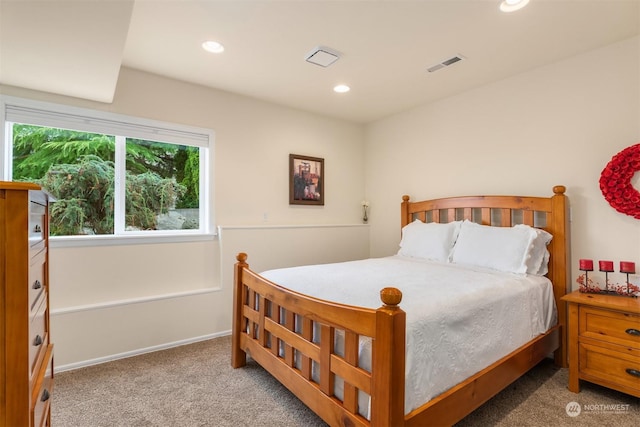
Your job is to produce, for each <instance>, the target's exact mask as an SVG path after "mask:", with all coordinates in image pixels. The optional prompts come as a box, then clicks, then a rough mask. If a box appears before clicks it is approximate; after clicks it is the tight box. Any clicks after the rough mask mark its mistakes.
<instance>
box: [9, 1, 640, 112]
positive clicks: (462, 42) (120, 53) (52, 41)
mask: <svg viewBox="0 0 640 427" xmlns="http://www.w3.org/2000/svg"><path fill="white" fill-rule="evenodd" d="M498 6H499V0H422V1H419V0H414V1H408V0H407V1H405V0H395V1H391V0H389V1H382V0H342V1H339V0H332V1H329V0H325V1H314V0H290V1H284V0H270V1H269V0H263V1H245V0H200V1H191V0H135V1H134V0H68V1H62V0H0V83H2V84H4V85H10V86H18V87H24V88H29V89H35V90H40V91H45V92H52V93H57V94H63V95H67V96H73V97H78V98H84V99H89V100H94V101H100V102H106V103H109V102H112V100H113V96H114V93H115V89H116V85H117V80H118V73H119V71H120V68H121V67H128V68H133V69H138V70H143V71H147V72H150V73H155V74H159V75H162V76H167V77H171V78H174V79H178V80H183V81H187V82H192V83H195V84H199V85H203V86H208V87H212V88H216V89H220V90H224V91H229V92H233V93H238V94H242V95H247V96H251V97H254V98H258V99H262V100H265V101H268V102H272V103H276V104H280V105H284V106H289V107H293V108H297V109H301V110H305V111H309V112H313V113H318V114H322V115H327V116H331V117H338V118H342V119H345V120H349V121H353V122H357V123H367V122H371V121H374V120H378V119H381V118H384V117H386V116H389V115H392V114H395V113H398V112H401V111H404V110H407V109H410V108H412V107H415V106H417V105H420V104H424V103H428V102H432V101H434V100H437V99H441V98H444V97H447V96H451V95H454V94H456V93H459V92H463V91H466V90H469V89H472V88H474V87H478V86H481V85H485V84H488V83H491V82H494V81H497V80H500V79H504V78H507V77H509V76H512V75H515V74H518V73H521V72H524V71H527V70H530V69H533V68H536V67H540V66H543V65H546V64H550V63H553V62H556V61H559V60H562V59H564V58H566V57H570V56H573V55H577V54H580V53H582V52H586V51H588V50H591V49H595V48H598V47H601V46H604V45H607V44H610V43H613V42H616V41H618V40H622V39H626V38H629V37H632V36H635V35H637V34H639V30H640V0H623V1H618V0H531V1H530V3H529V5H528V6H526V7H525V8H524V9H522V10H520V11H517V12H513V13H509V14H507V13H502V12H500V11H499V9H498ZM205 40H216V41H219V42H221V43H222V44H223V45H224V46H225V51H224V52H223V53H221V54H211V53H207V52H205V51H204V50H203V49H202V48H201V43H202V42H203V41H205ZM317 46H324V47H328V48H331V49H334V50H336V51H338V52H340V53H341V57H340V59H339V60H338V61H337V62H335V63H334V64H332V65H330V66H329V67H326V68H324V67H321V66H318V65H314V64H310V63H308V62H306V61H305V57H306V55H307V54H308V53H309V52H310V51H312V50H313V49H314V48H315V47H317ZM639 49H640V46H639ZM454 55H462V56H463V57H464V58H465V59H464V60H463V61H460V62H458V63H456V64H453V65H451V66H449V67H446V68H443V69H441V70H439V71H437V72H433V73H429V72H427V69H428V68H429V67H431V66H432V65H434V64H437V63H439V62H441V61H443V60H446V59H448V58H450V57H451V56H454ZM639 78H640V77H639ZM338 83H343V84H347V85H349V86H350V87H351V91H350V92H348V93H343V94H337V93H334V92H333V91H332V88H333V87H334V86H335V85H336V84H338Z"/></svg>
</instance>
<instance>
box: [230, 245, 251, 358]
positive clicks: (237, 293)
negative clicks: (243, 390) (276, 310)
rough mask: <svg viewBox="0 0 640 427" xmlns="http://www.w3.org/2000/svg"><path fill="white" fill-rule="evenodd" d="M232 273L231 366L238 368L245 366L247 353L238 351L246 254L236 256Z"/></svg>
mask: <svg viewBox="0 0 640 427" xmlns="http://www.w3.org/2000/svg"><path fill="white" fill-rule="evenodd" d="M236 260H238V262H236V264H235V266H234V272H233V283H234V286H233V325H232V332H231V366H232V367H234V368H240V367H242V366H245V365H246V364H247V353H245V352H244V351H243V350H241V349H240V336H241V333H242V323H243V322H242V307H243V305H244V298H243V295H244V285H243V284H242V272H243V269H245V268H249V264H247V263H246V261H247V254H245V253H244V252H240V253H239V254H238V255H237V256H236Z"/></svg>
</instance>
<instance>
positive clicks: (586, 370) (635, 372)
mask: <svg viewBox="0 0 640 427" xmlns="http://www.w3.org/2000/svg"><path fill="white" fill-rule="evenodd" d="M579 363H580V372H581V373H582V375H584V376H587V378H586V379H599V380H602V381H605V382H608V383H611V384H616V385H621V386H623V387H628V388H630V389H632V390H634V391H636V392H640V357H636V356H632V355H629V354H626V353H620V352H616V351H614V350H611V349H609V348H604V347H599V346H597V345H591V344H580V362H579ZM588 377H592V378H588Z"/></svg>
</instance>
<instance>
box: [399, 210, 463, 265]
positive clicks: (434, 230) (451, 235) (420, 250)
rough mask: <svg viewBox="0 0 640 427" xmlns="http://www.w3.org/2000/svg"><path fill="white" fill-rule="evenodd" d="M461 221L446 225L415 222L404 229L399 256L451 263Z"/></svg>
mask: <svg viewBox="0 0 640 427" xmlns="http://www.w3.org/2000/svg"><path fill="white" fill-rule="evenodd" d="M460 225H461V221H453V222H449V223H446V224H440V223H436V222H430V223H427V224H425V223H424V222H422V221H420V220H418V219H417V220H415V221H413V222H412V223H410V224H407V225H405V226H404V227H403V228H402V240H401V241H400V250H399V251H398V255H402V256H407V257H412V258H421V259H428V260H433V261H441V262H449V259H450V257H451V250H452V248H453V244H454V243H455V241H456V238H457V237H458V232H459V230H460Z"/></svg>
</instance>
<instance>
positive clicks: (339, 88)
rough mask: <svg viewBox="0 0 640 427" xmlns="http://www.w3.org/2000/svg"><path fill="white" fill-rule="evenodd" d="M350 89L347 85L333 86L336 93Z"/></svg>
mask: <svg viewBox="0 0 640 427" xmlns="http://www.w3.org/2000/svg"><path fill="white" fill-rule="evenodd" d="M350 90H351V88H350V87H349V86H347V85H337V86H335V87H334V88H333V91H334V92H337V93H345V92H349V91H350Z"/></svg>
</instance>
